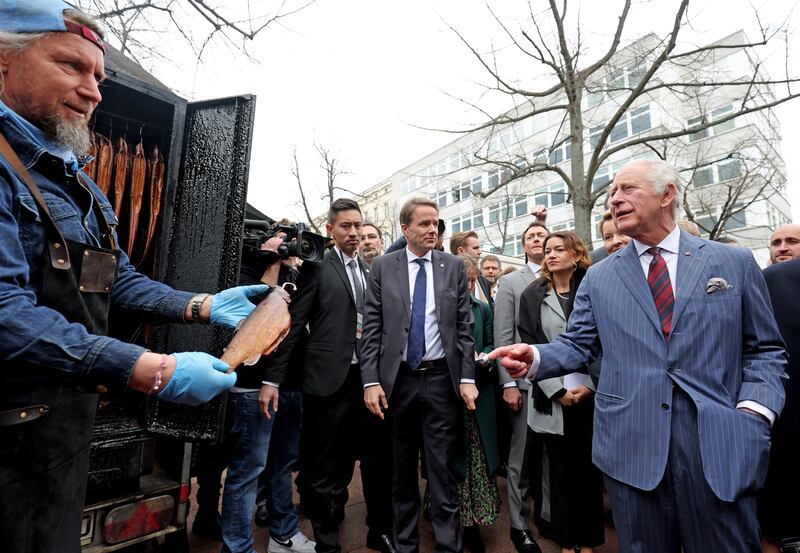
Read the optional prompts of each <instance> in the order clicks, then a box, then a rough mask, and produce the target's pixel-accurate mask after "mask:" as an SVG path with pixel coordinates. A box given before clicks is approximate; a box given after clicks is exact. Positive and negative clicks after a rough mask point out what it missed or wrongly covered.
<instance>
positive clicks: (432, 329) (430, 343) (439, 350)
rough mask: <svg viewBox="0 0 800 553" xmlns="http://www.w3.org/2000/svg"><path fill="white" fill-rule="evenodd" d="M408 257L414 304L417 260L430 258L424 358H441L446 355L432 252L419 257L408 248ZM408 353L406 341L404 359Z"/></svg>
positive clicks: (409, 290) (426, 290)
mask: <svg viewBox="0 0 800 553" xmlns="http://www.w3.org/2000/svg"><path fill="white" fill-rule="evenodd" d="M406 258H407V259H408V292H409V294H410V295H411V304H412V305H413V303H414V285H415V284H416V282H417V273H419V263H417V262H416V260H417V259H427V260H428V261H427V263H425V276H426V277H427V282H426V287H425V355H423V356H422V360H423V361H433V360H434V359H441V358H442V357H444V346H442V337H441V336H439V316H438V315H437V314H436V294H435V292H434V289H433V263H432V261H431V252H430V251H428V252H427V253H426V254H425V255H423V256H422V257H419V256H417V255H416V254H414V253H413V252H412V251H411V250H409V249H408V248H406ZM407 353H408V342H406V347H405V348H404V349H403V361H405V360H406V354H407Z"/></svg>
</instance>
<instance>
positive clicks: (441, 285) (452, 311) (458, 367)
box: [361, 248, 475, 397]
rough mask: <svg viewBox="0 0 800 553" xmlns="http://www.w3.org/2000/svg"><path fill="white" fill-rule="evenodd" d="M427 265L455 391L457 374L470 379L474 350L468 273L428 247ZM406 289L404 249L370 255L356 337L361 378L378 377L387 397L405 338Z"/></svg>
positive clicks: (455, 260) (407, 315) (408, 297)
mask: <svg viewBox="0 0 800 553" xmlns="http://www.w3.org/2000/svg"><path fill="white" fill-rule="evenodd" d="M430 269H431V270H433V271H434V272H433V286H434V294H435V297H436V313H437V315H438V317H439V334H440V336H441V340H442V347H443V349H444V353H445V357H446V359H447V366H448V368H449V369H450V377H451V379H452V381H453V386H454V388H455V390H456V394H458V386H459V384H460V382H461V379H462V378H469V379H474V378H475V350H474V339H473V337H472V328H471V326H470V325H471V323H472V312H471V309H470V301H469V292H468V291H467V275H466V273H465V272H464V264H463V263H462V262H461V260H460V259H459V258H458V257H456V256H454V255H450V254H449V253H444V252H440V251H437V250H433V251H432V252H431V267H430ZM410 324H411V294H410V292H409V285H408V258H407V256H406V249H405V248H403V249H401V250H398V251H396V252H393V253H390V254H386V255H382V256H380V257H377V258H375V261H373V263H372V270H371V272H370V279H369V285H368V286H367V299H366V302H365V305H364V334H363V337H362V340H361V379H362V381H363V383H364V384H368V383H373V382H380V384H381V386H382V387H383V390H384V392H385V393H386V397H389V396H390V395H391V393H392V388H393V386H394V382H395V379H396V377H397V371H398V369H399V368H400V362H401V361H402V359H403V351H404V350H405V348H406V344H407V343H408V330H409V327H410Z"/></svg>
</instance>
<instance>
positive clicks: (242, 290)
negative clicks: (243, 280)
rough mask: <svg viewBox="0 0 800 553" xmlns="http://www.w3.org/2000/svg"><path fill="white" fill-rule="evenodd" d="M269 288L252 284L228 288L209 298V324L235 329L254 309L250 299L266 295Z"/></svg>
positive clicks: (264, 285)
mask: <svg viewBox="0 0 800 553" xmlns="http://www.w3.org/2000/svg"><path fill="white" fill-rule="evenodd" d="M267 290H269V286H267V285H266V284H254V285H251V286H236V287H235V288H228V289H227V290H223V291H222V292H219V293H218V294H214V295H213V296H211V317H210V319H211V324H218V325H224V326H228V327H230V328H236V325H238V324H239V321H241V320H242V319H245V318H247V316H248V315H249V314H250V313H252V312H253V310H254V309H255V308H256V306H255V304H254V303H253V302H251V301H250V298H254V297H258V296H260V295H263V294H266V293H267Z"/></svg>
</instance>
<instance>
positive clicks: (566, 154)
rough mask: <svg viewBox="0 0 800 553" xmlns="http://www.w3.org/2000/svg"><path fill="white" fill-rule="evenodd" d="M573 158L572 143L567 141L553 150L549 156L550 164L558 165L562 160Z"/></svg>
mask: <svg viewBox="0 0 800 553" xmlns="http://www.w3.org/2000/svg"><path fill="white" fill-rule="evenodd" d="M570 159H572V143H571V142H565V143H564V144H561V145H560V146H559V147H558V148H556V149H554V150H551V151H550V155H549V156H548V161H549V162H550V165H558V164H559V163H561V162H562V161H567V160H570Z"/></svg>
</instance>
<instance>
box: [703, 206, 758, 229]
mask: <svg viewBox="0 0 800 553" xmlns="http://www.w3.org/2000/svg"><path fill="white" fill-rule="evenodd" d="M738 210H741V211H738ZM731 211H734V212H735V213H733V214H731V215H730V216H729V217H728V218H727V219H726V220H725V222H724V223H723V224H722V228H723V230H726V231H732V230H738V229H741V228H744V227H746V226H747V213H746V211H745V210H744V209H742V204H735V205H734V206H733V209H731ZM718 221H719V208H715V209H714V210H713V211H712V212H706V213H702V214H700V216H698V217H696V218H695V223H697V226H698V227H700V230H701V231H702V232H703V233H705V234H710V233H711V231H712V230H713V229H714V227H715V226H716V224H717V222H718Z"/></svg>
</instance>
